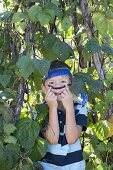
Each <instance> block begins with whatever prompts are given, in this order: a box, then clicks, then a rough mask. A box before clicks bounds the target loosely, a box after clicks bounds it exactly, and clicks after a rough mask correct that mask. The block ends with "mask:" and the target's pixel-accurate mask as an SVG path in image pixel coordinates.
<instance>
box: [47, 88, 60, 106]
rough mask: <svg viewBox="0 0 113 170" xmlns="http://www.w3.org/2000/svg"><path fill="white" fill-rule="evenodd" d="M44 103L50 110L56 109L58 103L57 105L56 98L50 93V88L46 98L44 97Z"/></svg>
mask: <svg viewBox="0 0 113 170" xmlns="http://www.w3.org/2000/svg"><path fill="white" fill-rule="evenodd" d="M45 101H46V102H47V104H48V107H49V108H50V109H52V108H55V107H56V108H57V106H58V103H57V96H56V95H55V94H54V93H53V92H52V91H51V87H50V88H49V89H48V91H47V93H46V96H45Z"/></svg>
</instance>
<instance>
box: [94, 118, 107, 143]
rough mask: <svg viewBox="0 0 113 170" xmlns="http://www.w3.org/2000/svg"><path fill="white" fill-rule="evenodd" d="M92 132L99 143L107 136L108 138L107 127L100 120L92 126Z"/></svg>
mask: <svg viewBox="0 0 113 170" xmlns="http://www.w3.org/2000/svg"><path fill="white" fill-rule="evenodd" d="M93 131H94V133H95V135H96V136H97V137H98V139H100V140H101V141H104V140H105V139H106V138H107V136H108V132H109V126H108V123H107V121H106V120H102V121H99V122H97V123H96V124H95V125H94V128H93Z"/></svg>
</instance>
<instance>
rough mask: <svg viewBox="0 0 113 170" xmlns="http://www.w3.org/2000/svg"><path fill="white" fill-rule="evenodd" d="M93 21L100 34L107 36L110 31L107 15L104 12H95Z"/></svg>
mask: <svg viewBox="0 0 113 170" xmlns="http://www.w3.org/2000/svg"><path fill="white" fill-rule="evenodd" d="M93 22H94V24H95V26H96V28H97V30H98V31H99V32H100V34H102V35H103V36H105V35H106V34H107V31H108V20H107V19H106V17H105V16H104V15H103V14H102V13H99V12H97V13H94V15H93Z"/></svg>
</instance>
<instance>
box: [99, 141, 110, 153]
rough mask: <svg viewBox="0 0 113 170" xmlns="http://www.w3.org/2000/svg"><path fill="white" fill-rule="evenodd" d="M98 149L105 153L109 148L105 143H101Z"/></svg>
mask: <svg viewBox="0 0 113 170" xmlns="http://www.w3.org/2000/svg"><path fill="white" fill-rule="evenodd" d="M97 149H98V150H99V151H101V152H105V151H107V150H108V147H107V144H105V143H103V142H100V143H99V144H98V145H97Z"/></svg>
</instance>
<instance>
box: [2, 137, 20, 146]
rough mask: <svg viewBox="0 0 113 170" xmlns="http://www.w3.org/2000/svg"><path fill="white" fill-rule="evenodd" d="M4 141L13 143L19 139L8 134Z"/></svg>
mask: <svg viewBox="0 0 113 170" xmlns="http://www.w3.org/2000/svg"><path fill="white" fill-rule="evenodd" d="M4 142H5V143H12V144H14V145H15V144H16V142H17V139H16V138H15V137H14V136H6V137H5V138H4Z"/></svg>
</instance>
